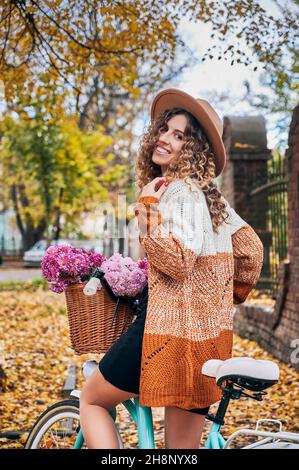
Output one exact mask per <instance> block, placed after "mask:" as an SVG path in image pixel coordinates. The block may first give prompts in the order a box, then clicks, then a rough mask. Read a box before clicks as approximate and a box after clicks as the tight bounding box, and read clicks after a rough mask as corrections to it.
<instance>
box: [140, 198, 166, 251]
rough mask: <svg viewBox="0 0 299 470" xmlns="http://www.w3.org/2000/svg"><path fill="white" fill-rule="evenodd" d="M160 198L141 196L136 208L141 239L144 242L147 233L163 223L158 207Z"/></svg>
mask: <svg viewBox="0 0 299 470" xmlns="http://www.w3.org/2000/svg"><path fill="white" fill-rule="evenodd" d="M158 203H159V199H158V198H157V197H155V196H141V197H140V198H139V199H138V204H137V205H136V208H135V214H136V215H138V222H139V232H140V234H139V241H140V243H142V240H143V237H144V236H145V235H150V234H151V233H153V231H154V230H155V229H156V228H157V226H158V225H160V224H161V223H162V219H161V213H160V211H159V209H158Z"/></svg>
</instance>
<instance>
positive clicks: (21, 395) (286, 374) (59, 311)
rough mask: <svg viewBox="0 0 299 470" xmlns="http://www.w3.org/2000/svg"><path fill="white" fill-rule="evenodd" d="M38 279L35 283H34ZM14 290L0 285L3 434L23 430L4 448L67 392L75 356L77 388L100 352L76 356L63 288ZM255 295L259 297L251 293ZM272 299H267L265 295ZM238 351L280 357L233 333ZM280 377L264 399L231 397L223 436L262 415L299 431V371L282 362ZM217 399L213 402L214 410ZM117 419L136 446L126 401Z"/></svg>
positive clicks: (17, 443) (6, 444)
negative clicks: (87, 365)
mask: <svg viewBox="0 0 299 470" xmlns="http://www.w3.org/2000/svg"><path fill="white" fill-rule="evenodd" d="M33 284H34V283H33ZM26 285H28V286H29V287H28V288H26V289H25V288H24V286H19V287H18V286H17V285H16V286H15V288H14V289H13V290H2V291H0V321H1V330H2V337H1V342H0V347H1V350H2V351H1V356H0V361H1V366H2V368H3V370H4V372H5V374H6V375H7V379H6V380H3V379H2V381H1V382H0V383H1V385H2V390H0V398H1V408H0V415H1V426H0V434H3V433H6V432H7V431H16V430H23V431H24V433H23V434H21V437H20V438H19V439H8V438H4V437H3V438H0V447H1V448H22V447H23V444H24V442H25V440H26V436H27V433H26V431H27V432H28V430H29V429H30V427H31V426H32V425H33V424H34V422H35V420H36V419H37V417H38V416H39V414H41V413H42V412H43V411H44V410H45V409H46V408H47V407H48V406H50V405H52V404H54V403H55V402H57V401H60V400H62V399H63V398H62V397H61V395H60V392H61V390H62V388H63V385H64V381H65V378H66V371H67V368H68V366H69V364H70V362H74V363H76V364H77V366H78V384H77V388H80V387H82V384H83V378H82V375H81V365H82V364H83V362H84V361H85V360H87V359H96V360H99V359H100V358H101V356H100V355H94V354H90V355H88V354H86V355H82V356H77V355H75V353H74V352H73V350H72V349H71V348H70V341H69V334H68V320H67V316H66V309H65V298H64V294H61V295H59V294H54V293H53V292H51V291H49V290H48V289H46V290H45V289H44V288H43V285H42V284H41V285H39V283H38V282H37V283H35V286H34V287H30V286H32V284H30V283H27V284H26ZM252 300H254V298H253V299H252ZM260 301H263V302H264V303H267V302H268V301H267V299H266V298H264V299H260ZM233 354H234V356H250V357H254V358H259V359H270V360H274V361H275V362H276V363H278V361H277V359H275V358H273V357H272V356H271V355H270V354H268V353H266V352H265V351H264V350H263V349H261V348H260V347H259V346H258V344H257V343H255V342H254V341H249V340H247V339H241V338H240V337H238V336H237V335H235V336H234V351H233ZM278 364H279V367H280V373H281V375H280V382H279V384H277V385H276V386H274V387H272V388H270V389H269V390H268V394H267V395H266V397H265V398H264V400H263V401H262V402H257V401H254V400H252V399H250V398H248V399H247V398H242V399H240V400H233V401H231V402H230V405H229V408H228V411H227V414H226V418H225V425H224V427H223V428H222V433H223V436H224V438H227V437H228V436H229V434H230V433H231V432H232V431H235V430H236V429H239V428H243V427H245V426H247V427H250V428H252V429H253V428H254V427H255V423H256V420H257V419H259V418H272V419H279V420H281V421H282V424H283V427H284V430H289V431H294V432H299V426H298V415H299V413H298V411H299V406H298V385H299V374H298V373H297V372H296V371H295V370H294V369H293V368H292V367H289V366H288V365H285V364H282V363H278ZM217 406H218V405H217V404H214V405H213V406H212V407H211V412H212V413H213V412H215V411H216V409H217ZM118 411H119V413H118V416H117V422H118V423H119V427H120V431H121V435H122V437H123V439H124V440H125V447H130V448H136V447H137V433H136V428H135V426H134V424H133V422H132V421H131V419H130V417H129V416H128V413H127V411H126V410H125V408H124V407H123V405H119V406H118ZM163 412H164V409H163V408H153V417H154V428H155V439H156V446H157V447H158V448H163V447H164V437H163V418H164V416H163ZM209 427H210V422H209V421H207V422H206V425H205V429H204V433H203V441H202V442H204V439H205V438H206V437H207V433H208V430H209Z"/></svg>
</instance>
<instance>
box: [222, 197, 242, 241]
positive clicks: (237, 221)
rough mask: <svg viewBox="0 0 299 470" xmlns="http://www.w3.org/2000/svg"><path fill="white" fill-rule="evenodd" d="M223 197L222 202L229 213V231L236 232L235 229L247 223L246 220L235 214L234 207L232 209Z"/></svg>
mask: <svg viewBox="0 0 299 470" xmlns="http://www.w3.org/2000/svg"><path fill="white" fill-rule="evenodd" d="M222 197H223V196H222ZM223 199H224V202H225V204H226V207H227V210H228V213H229V218H228V222H229V224H230V233H231V235H233V234H234V233H235V232H237V230H239V229H240V228H242V227H244V226H245V225H247V222H246V221H245V220H244V219H242V217H240V216H239V214H237V212H236V211H235V209H233V207H231V206H230V204H229V203H228V202H227V200H226V199H225V198H223Z"/></svg>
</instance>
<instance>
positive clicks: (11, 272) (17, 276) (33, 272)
mask: <svg viewBox="0 0 299 470" xmlns="http://www.w3.org/2000/svg"><path fill="white" fill-rule="evenodd" d="M35 277H42V271H41V269H38V268H37V269H36V268H28V269H26V268H25V269H22V268H17V269H16V268H1V266H0V282H6V281H29V280H31V279H34V278H35Z"/></svg>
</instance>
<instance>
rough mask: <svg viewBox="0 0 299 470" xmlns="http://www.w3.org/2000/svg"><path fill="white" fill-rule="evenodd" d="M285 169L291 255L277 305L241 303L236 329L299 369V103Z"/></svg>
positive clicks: (281, 271)
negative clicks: (272, 306)
mask: <svg viewBox="0 0 299 470" xmlns="http://www.w3.org/2000/svg"><path fill="white" fill-rule="evenodd" d="M286 170H287V171H286V174H287V181H288V183H287V186H288V252H289V258H288V259H286V260H284V261H283V262H281V263H280V265H279V289H278V295H277V298H276V302H275V305H274V308H271V307H270V306H264V305H259V304H250V303H249V302H248V303H246V302H245V303H244V304H240V305H238V306H237V307H236V310H235V315H234V330H235V332H236V333H238V334H239V335H240V336H242V337H246V338H249V339H253V340H255V341H258V342H259V344H260V345H261V346H262V347H263V348H264V349H266V350H267V351H268V352H270V353H271V354H272V355H273V356H274V357H276V358H277V359H279V360H281V361H282V362H285V363H287V364H290V365H292V366H293V367H294V368H296V369H297V370H299V106H297V107H296V108H295V109H294V112H293V116H292V121H291V125H290V131H289V139H288V149H287V151H286Z"/></svg>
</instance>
